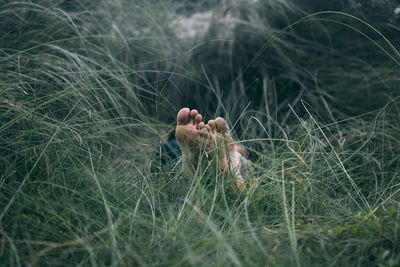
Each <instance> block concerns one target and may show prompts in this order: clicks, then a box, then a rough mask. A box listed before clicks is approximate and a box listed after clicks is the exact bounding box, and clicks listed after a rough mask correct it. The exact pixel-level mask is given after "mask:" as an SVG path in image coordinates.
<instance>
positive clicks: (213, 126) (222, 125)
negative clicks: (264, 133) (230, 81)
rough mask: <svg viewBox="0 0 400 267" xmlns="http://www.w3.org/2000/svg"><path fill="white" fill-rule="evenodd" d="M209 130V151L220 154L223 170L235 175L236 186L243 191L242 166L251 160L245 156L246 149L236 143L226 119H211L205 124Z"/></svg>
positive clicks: (220, 166)
mask: <svg viewBox="0 0 400 267" xmlns="http://www.w3.org/2000/svg"><path fill="white" fill-rule="evenodd" d="M205 128H206V130H207V132H208V140H209V142H208V146H207V149H208V153H210V154H214V155H217V156H218V159H219V168H220V170H221V172H222V173H223V174H224V175H226V176H228V175H229V174H233V175H234V177H235V180H236V181H235V187H236V188H237V189H239V190H241V191H243V190H244V189H245V187H246V185H245V179H244V178H243V176H242V167H243V166H244V165H245V164H248V163H249V161H248V160H247V159H246V157H245V156H244V155H245V154H246V153H247V151H246V149H245V148H244V147H243V146H241V145H238V144H236V143H235V141H234V140H233V137H232V135H231V134H230V130H229V128H228V125H227V123H226V121H225V120H224V119H223V118H221V117H218V118H216V119H215V120H209V121H208V123H207V125H206V126H205Z"/></svg>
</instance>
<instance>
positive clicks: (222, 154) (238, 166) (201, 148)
mask: <svg viewBox="0 0 400 267" xmlns="http://www.w3.org/2000/svg"><path fill="white" fill-rule="evenodd" d="M175 137H176V140H177V142H178V144H179V147H180V148H181V151H182V157H183V159H182V160H183V164H184V168H185V169H188V170H190V171H192V172H193V171H195V170H196V168H197V166H198V163H199V161H201V160H203V159H202V156H201V154H202V153H203V152H205V154H206V155H207V156H206V157H205V158H206V160H207V161H211V160H213V159H218V167H219V169H220V171H221V173H222V174H223V175H224V176H228V175H230V174H233V176H234V178H235V183H234V185H235V187H236V188H237V189H239V190H243V189H244V188H245V186H246V185H245V179H244V178H243V176H242V169H243V167H244V166H247V165H248V164H249V161H248V160H247V159H246V157H245V153H246V149H245V148H244V147H243V146H241V145H238V144H236V143H235V141H234V140H233V138H232V136H231V134H230V132H229V128H228V126H227V123H226V121H225V120H224V119H223V118H221V117H218V118H216V119H215V120H209V121H208V123H207V124H205V123H204V122H203V116H202V115H201V114H199V112H198V111H197V110H195V109H192V110H190V109H189V108H182V109H181V110H180V111H179V112H178V115H177V126H176V130H175ZM203 158H204V157H203Z"/></svg>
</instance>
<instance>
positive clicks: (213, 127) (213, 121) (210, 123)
mask: <svg viewBox="0 0 400 267" xmlns="http://www.w3.org/2000/svg"><path fill="white" fill-rule="evenodd" d="M208 125H210V127H211V130H212V131H213V132H215V130H216V129H215V127H216V126H215V120H209V121H208Z"/></svg>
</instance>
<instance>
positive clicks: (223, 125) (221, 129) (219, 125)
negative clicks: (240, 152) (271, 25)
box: [215, 117, 228, 133]
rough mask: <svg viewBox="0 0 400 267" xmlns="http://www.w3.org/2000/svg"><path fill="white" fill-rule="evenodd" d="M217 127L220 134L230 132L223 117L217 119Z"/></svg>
mask: <svg viewBox="0 0 400 267" xmlns="http://www.w3.org/2000/svg"><path fill="white" fill-rule="evenodd" d="M215 126H216V129H217V131H218V132H220V133H225V132H227V130H228V127H227V125H226V121H225V120H224V119H223V118H221V117H218V118H216V119H215Z"/></svg>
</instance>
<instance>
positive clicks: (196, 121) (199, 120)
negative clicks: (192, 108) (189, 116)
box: [194, 114, 203, 125]
mask: <svg viewBox="0 0 400 267" xmlns="http://www.w3.org/2000/svg"><path fill="white" fill-rule="evenodd" d="M202 120H203V116H201V115H200V114H197V115H196V117H195V118H194V121H195V123H196V125H199V124H200V122H201V121H202Z"/></svg>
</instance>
